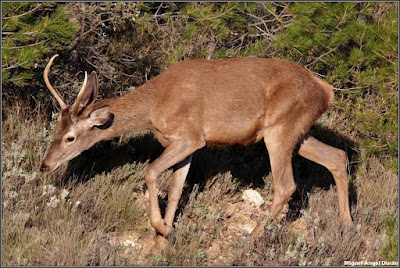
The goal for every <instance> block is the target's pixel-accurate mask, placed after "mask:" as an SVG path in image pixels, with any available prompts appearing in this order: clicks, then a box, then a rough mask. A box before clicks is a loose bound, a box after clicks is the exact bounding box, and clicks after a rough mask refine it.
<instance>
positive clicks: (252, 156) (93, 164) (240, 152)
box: [60, 125, 358, 221]
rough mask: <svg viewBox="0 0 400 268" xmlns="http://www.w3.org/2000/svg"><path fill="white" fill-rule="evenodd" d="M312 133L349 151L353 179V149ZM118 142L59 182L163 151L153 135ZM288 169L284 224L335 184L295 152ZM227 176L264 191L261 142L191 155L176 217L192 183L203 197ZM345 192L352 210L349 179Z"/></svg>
mask: <svg viewBox="0 0 400 268" xmlns="http://www.w3.org/2000/svg"><path fill="white" fill-rule="evenodd" d="M310 134H311V135H312V136H314V137H315V138H316V139H318V140H320V141H322V142H324V143H326V144H328V145H331V146H334V147H336V148H340V149H342V150H345V151H346V152H347V156H348V163H349V166H348V171H349V173H350V178H352V177H353V176H354V174H355V172H356V169H357V158H358V153H357V145H356V144H355V143H354V142H353V141H351V140H349V139H347V138H346V137H344V136H342V135H340V134H338V133H336V132H335V131H332V130H329V129H326V128H323V127H321V126H318V125H315V126H314V127H313V128H312V129H311V131H310ZM118 139H119V138H116V139H114V140H111V141H103V142H100V143H99V144H97V145H96V146H94V147H92V148H91V149H90V150H88V151H85V152H83V153H82V154H81V155H80V156H79V157H77V158H75V159H74V160H71V161H70V163H69V165H68V169H67V171H66V172H65V174H64V176H63V178H62V179H61V182H60V183H62V184H64V183H71V182H75V183H79V182H85V181H87V180H90V178H92V177H94V176H95V175H96V174H100V173H103V172H110V171H111V170H112V169H114V168H116V167H119V166H122V165H125V164H127V163H134V162H138V161H139V162H146V161H150V162H152V161H154V160H155V159H156V158H157V157H158V156H159V155H160V154H161V153H162V151H163V150H164V148H163V147H162V146H161V145H160V144H159V143H158V142H157V140H156V139H155V138H154V136H153V135H152V134H143V135H138V136H137V137H136V138H132V139H130V140H129V141H128V142H126V143H123V144H120V143H119V142H118ZM292 165H293V172H294V177H295V181H296V184H297V190H296V192H295V193H294V194H293V196H292V199H291V200H290V202H289V212H288V213H287V220H288V221H294V220H296V219H297V218H298V217H299V216H300V211H301V210H302V209H306V208H307V207H308V196H309V195H308V194H309V193H310V192H311V191H312V190H313V188H314V187H318V188H322V189H324V190H328V189H330V187H331V186H333V185H335V183H334V180H333V177H332V175H331V174H330V172H329V171H328V170H327V169H325V168H324V167H322V166H320V165H318V164H316V163H314V162H312V161H309V160H307V159H305V158H303V157H301V156H299V155H297V154H296V153H294V155H293V161H292ZM228 171H229V172H231V174H232V176H233V177H235V178H237V179H238V180H239V182H240V186H243V187H245V188H249V187H253V188H255V187H263V186H264V185H265V183H266V182H265V179H266V177H267V176H268V174H269V173H270V172H271V168H270V164H269V157H268V152H267V150H266V148H265V145H264V142H259V143H257V144H253V145H250V146H247V147H243V146H231V147H225V148H212V149H209V148H203V149H200V150H198V151H197V152H196V153H195V154H194V157H193V162H192V165H191V167H190V171H189V174H188V177H187V187H186V188H185V189H184V194H183V195H182V200H181V202H180V209H178V211H177V213H178V214H179V212H181V211H182V210H183V209H184V207H185V205H186V203H187V201H188V198H189V194H190V192H191V189H192V188H193V186H194V185H195V184H197V185H198V187H199V191H198V192H201V191H202V190H203V189H204V186H205V185H206V182H207V180H208V179H210V178H212V177H214V176H215V175H217V174H219V173H224V172H228ZM321 178H324V179H321ZM326 178H328V179H326ZM349 192H350V205H351V206H353V205H354V204H356V203H357V200H356V196H357V195H356V189H355V187H354V184H353V183H352V179H350V185H349ZM160 201H161V202H160V205H161V208H162V209H164V208H165V206H166V201H167V200H160Z"/></svg>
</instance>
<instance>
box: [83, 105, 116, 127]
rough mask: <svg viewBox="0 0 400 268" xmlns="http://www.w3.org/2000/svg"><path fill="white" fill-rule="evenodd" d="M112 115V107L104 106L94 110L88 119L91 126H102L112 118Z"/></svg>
mask: <svg viewBox="0 0 400 268" xmlns="http://www.w3.org/2000/svg"><path fill="white" fill-rule="evenodd" d="M110 116H111V113H110V107H108V106H104V107H101V108H98V109H96V110H93V111H92V112H91V113H90V114H89V118H88V119H87V120H88V123H89V124H90V126H91V127H94V126H101V125H104V124H105V123H107V121H108V120H109V119H110Z"/></svg>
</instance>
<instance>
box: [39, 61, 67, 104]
mask: <svg viewBox="0 0 400 268" xmlns="http://www.w3.org/2000/svg"><path fill="white" fill-rule="evenodd" d="M57 56H58V54H56V55H54V56H53V57H52V58H51V59H50V61H49V63H48V64H47V66H46V68H45V69H44V74H43V78H44V82H45V83H46V86H47V88H48V89H49V90H50V92H51V93H52V94H53V96H54V97H55V98H56V100H57V102H58V104H60V107H61V109H62V110H64V109H67V108H68V106H67V105H66V104H65V102H64V101H63V100H62V99H61V97H60V95H59V94H58V93H57V91H56V90H55V89H54V88H53V86H52V85H51V84H50V81H49V70H50V67H51V65H52V64H53V60H54V59H55V58H56V57H57Z"/></svg>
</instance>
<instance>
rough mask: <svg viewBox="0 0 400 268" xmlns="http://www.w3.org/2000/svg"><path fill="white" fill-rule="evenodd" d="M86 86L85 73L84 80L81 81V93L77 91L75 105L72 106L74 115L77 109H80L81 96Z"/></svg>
mask: <svg viewBox="0 0 400 268" xmlns="http://www.w3.org/2000/svg"><path fill="white" fill-rule="evenodd" d="M86 85H87V72H86V71H85V79H84V80H83V85H82V88H81V91H79V93H78V96H77V97H76V101H75V104H74V105H73V111H74V113H77V110H78V108H80V107H79V105H80V103H81V98H82V95H83V93H84V92H85V89H86Z"/></svg>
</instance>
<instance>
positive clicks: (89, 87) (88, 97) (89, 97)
mask: <svg viewBox="0 0 400 268" xmlns="http://www.w3.org/2000/svg"><path fill="white" fill-rule="evenodd" d="M98 95H99V81H98V79H97V74H96V72H95V71H93V72H92V73H91V74H90V75H89V77H88V78H87V82H86V85H84V86H83V87H82V89H81V92H79V94H78V97H77V99H76V102H75V103H74V105H73V109H72V110H73V112H74V114H76V115H78V114H80V113H81V112H82V111H83V110H84V109H85V108H86V107H87V106H89V105H90V104H91V103H92V102H94V101H95V100H96V99H97V96H98Z"/></svg>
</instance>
